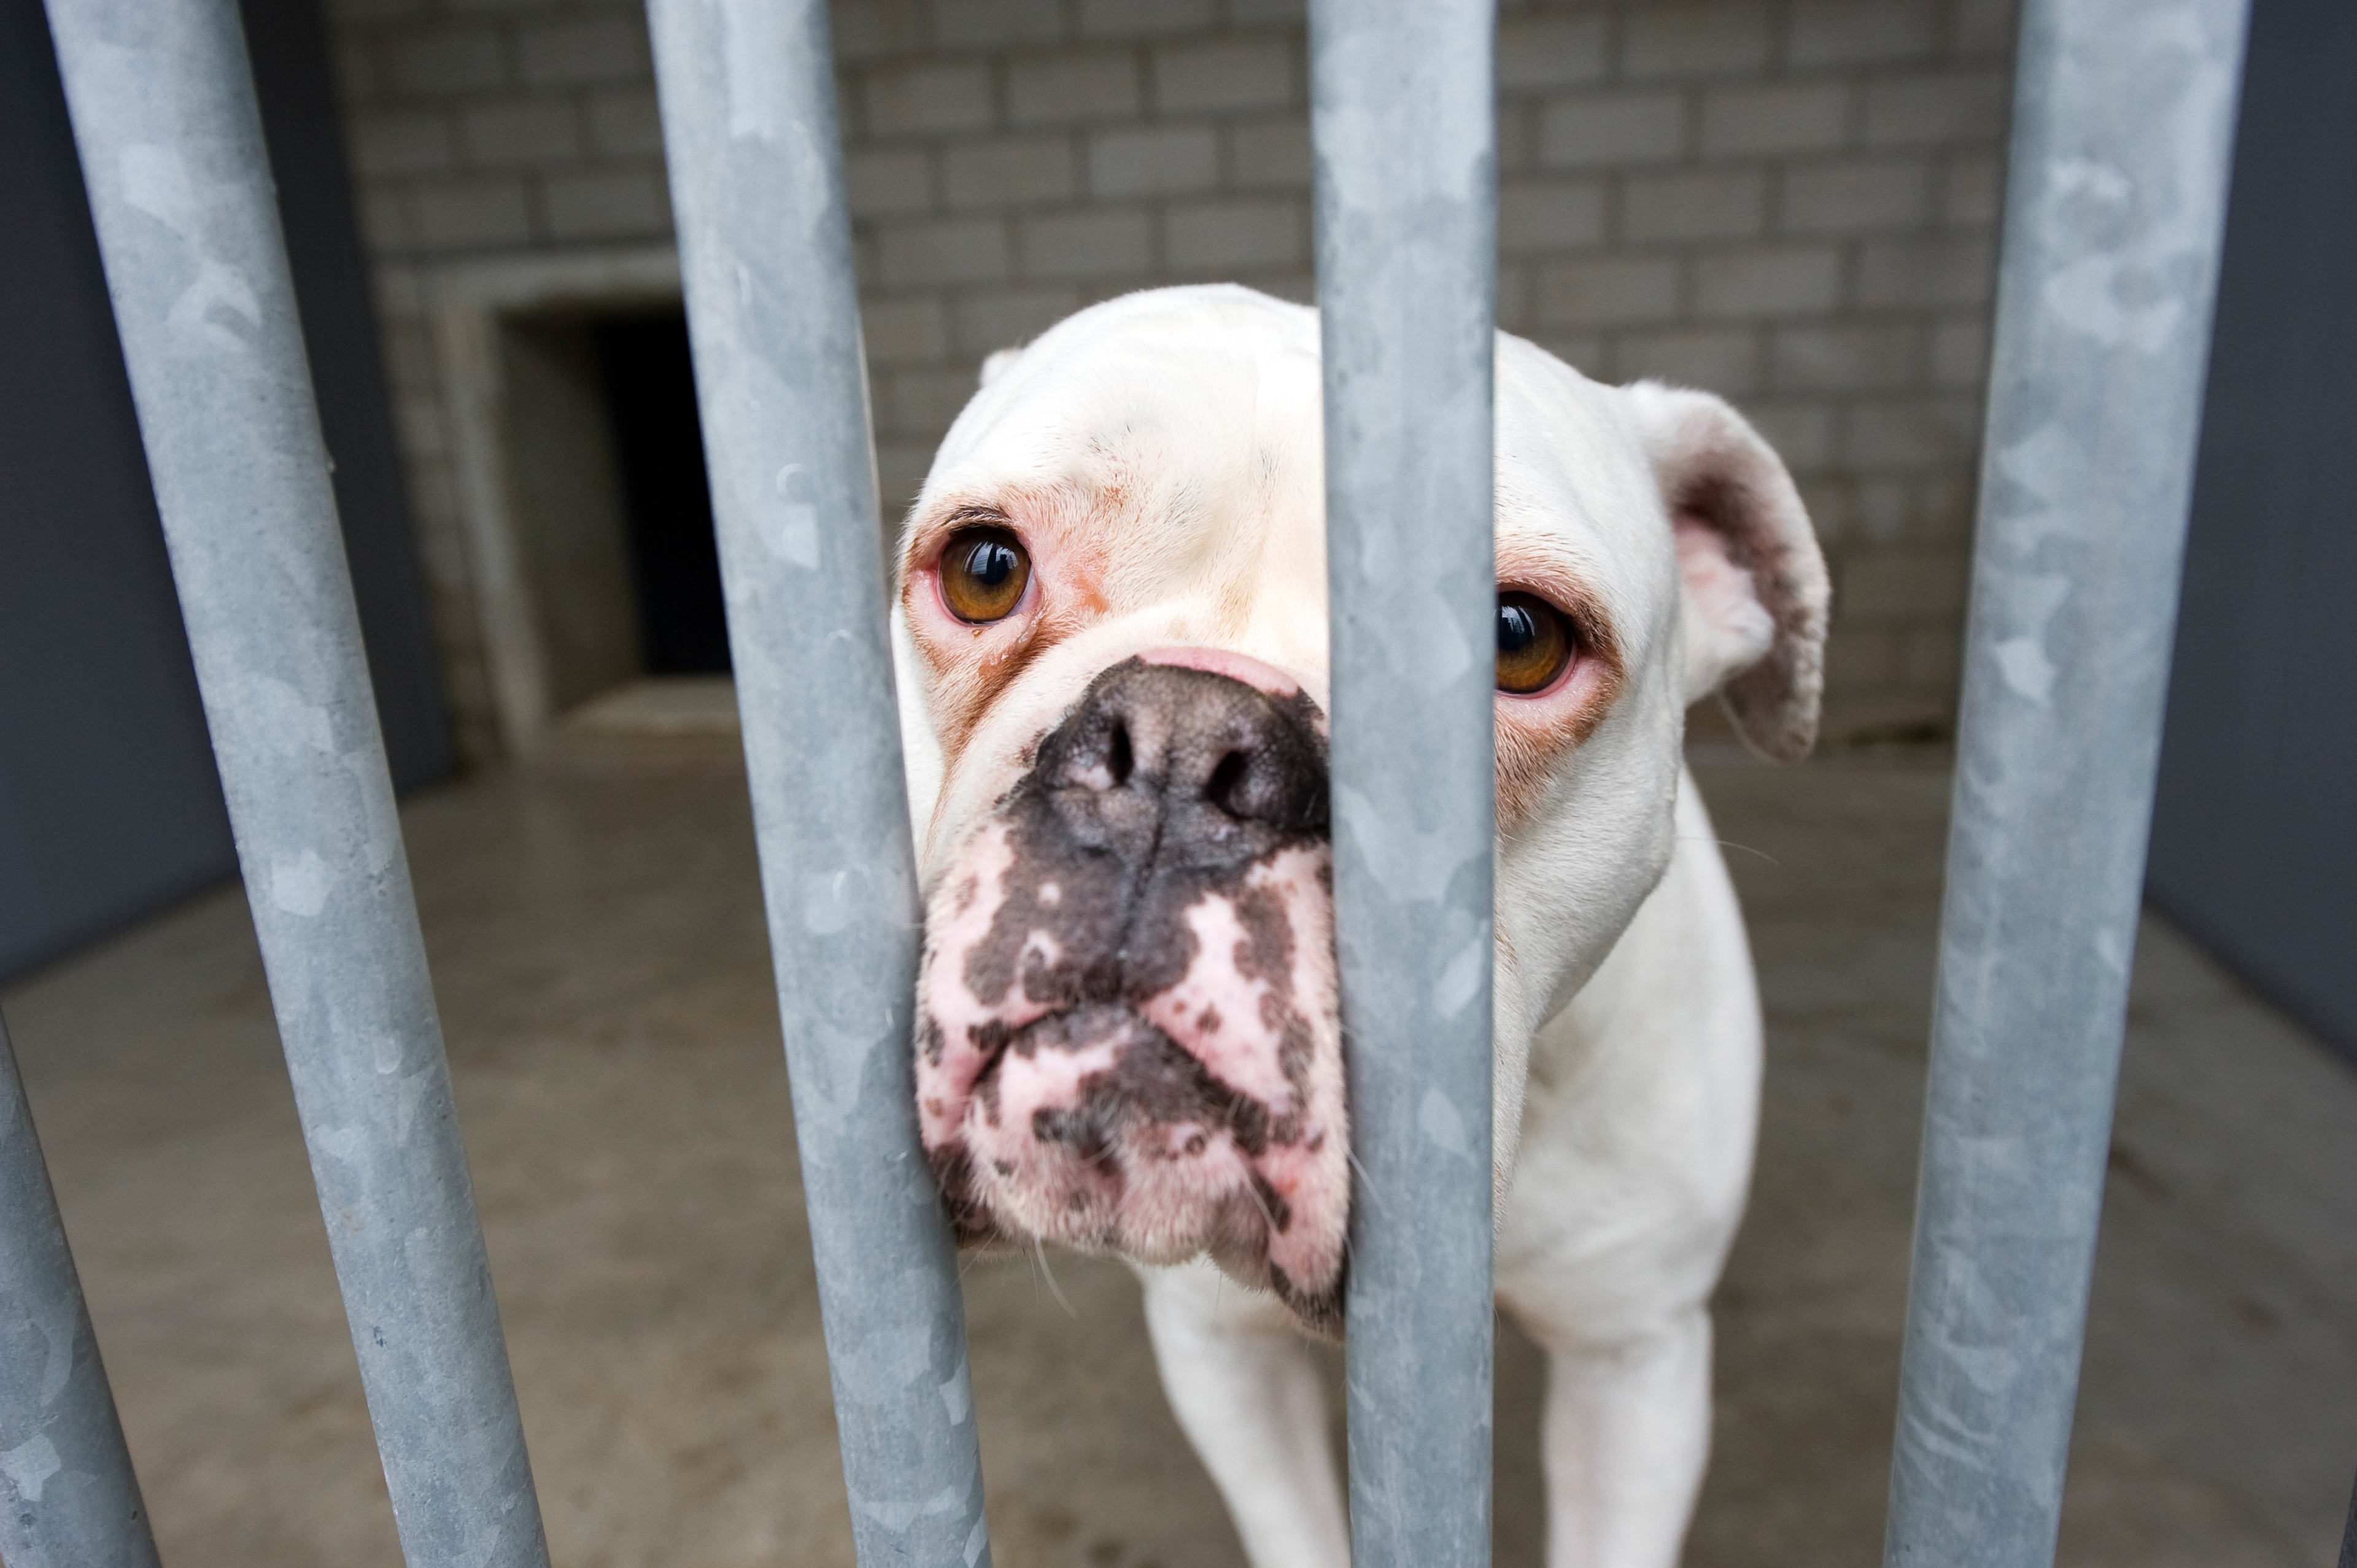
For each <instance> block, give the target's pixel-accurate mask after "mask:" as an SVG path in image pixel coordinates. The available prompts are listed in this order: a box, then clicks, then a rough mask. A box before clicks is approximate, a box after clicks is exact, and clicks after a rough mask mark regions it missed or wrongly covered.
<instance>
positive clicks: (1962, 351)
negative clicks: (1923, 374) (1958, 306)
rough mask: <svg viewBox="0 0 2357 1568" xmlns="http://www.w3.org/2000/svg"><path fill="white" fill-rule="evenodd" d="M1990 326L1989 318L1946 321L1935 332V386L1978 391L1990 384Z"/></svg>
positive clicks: (1933, 360)
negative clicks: (1988, 381) (1985, 384)
mask: <svg viewBox="0 0 2357 1568" xmlns="http://www.w3.org/2000/svg"><path fill="white" fill-rule="evenodd" d="M1988 362H1989V324H1988V318H1987V317H1986V316H1974V317H1966V318H1964V319H1962V320H1952V321H1943V322H1941V323H1940V324H1939V325H1938V326H1936V327H1934V328H1932V384H1934V385H1935V386H1943V387H1956V388H1961V389H1964V390H1966V391H1971V390H1976V389H1978V388H1979V387H1980V386H1982V385H1983V384H1984V383H1985V382H1986V381H1987V380H1988Z"/></svg>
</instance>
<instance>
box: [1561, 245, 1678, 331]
mask: <svg viewBox="0 0 2357 1568" xmlns="http://www.w3.org/2000/svg"><path fill="white" fill-rule="evenodd" d="M1534 285H1535V290H1536V295H1535V297H1534V300H1533V309H1534V314H1535V315H1536V316H1537V317H1538V319H1539V321H1540V322H1541V323H1543V324H1544V325H1546V326H1549V327H1590V328H1593V327H1616V326H1621V325H1624V324H1627V323H1631V322H1641V321H1667V320H1669V319H1670V318H1672V317H1674V316H1675V315H1676V314H1677V309H1678V263H1676V262H1675V261H1674V260H1673V259H1671V258H1669V257H1666V256H1596V257H1590V258H1585V259H1582V260H1578V261H1569V262H1559V263H1555V264H1554V265H1551V266H1542V267H1540V268H1539V269H1538V272H1537V274H1536V277H1535V279H1534Z"/></svg>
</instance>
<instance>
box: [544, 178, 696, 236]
mask: <svg viewBox="0 0 2357 1568" xmlns="http://www.w3.org/2000/svg"><path fill="white" fill-rule="evenodd" d="M541 205H542V207H543V208H544V209H545V211H546V213H547V216H548V232H549V237H550V238H551V239H555V240H619V239H634V238H641V237H643V238H650V239H651V238H654V237H656V236H658V235H662V234H668V233H670V232H671V193H670V191H669V189H668V188H666V187H665V186H664V183H663V177H662V169H661V168H660V166H658V167H656V168H651V169H627V170H601V171H599V172H597V173H595V174H565V175H552V176H550V177H547V178H546V179H544V180H543V181H542V182H541Z"/></svg>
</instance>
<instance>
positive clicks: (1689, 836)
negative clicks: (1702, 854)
mask: <svg viewBox="0 0 2357 1568" xmlns="http://www.w3.org/2000/svg"><path fill="white" fill-rule="evenodd" d="M1678 842H1679V843H1715V844H1717V845H1718V847H1719V848H1721V849H1739V850H1741V851H1742V852H1743V853H1744V854H1756V855H1758V856H1759V857H1760V859H1762V860H1764V861H1766V862H1767V863H1768V864H1769V865H1772V866H1775V867H1777V868H1778V869H1779V870H1781V869H1782V867H1783V865H1784V863H1783V862H1782V861H1781V860H1778V859H1777V858H1776V857H1775V856H1774V855H1772V854H1769V853H1768V852H1767V851H1766V850H1764V849H1754V848H1752V847H1751V846H1750V845H1749V844H1748V843H1736V842H1735V841H1734V840H1733V839H1714V838H1703V837H1699V836H1697V835H1695V834H1693V833H1680V834H1679V835H1678Z"/></svg>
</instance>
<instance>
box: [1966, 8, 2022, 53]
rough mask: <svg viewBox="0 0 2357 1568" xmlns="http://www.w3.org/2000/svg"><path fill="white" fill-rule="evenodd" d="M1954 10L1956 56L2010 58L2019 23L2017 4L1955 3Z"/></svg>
mask: <svg viewBox="0 0 2357 1568" xmlns="http://www.w3.org/2000/svg"><path fill="white" fill-rule="evenodd" d="M1955 6H1956V11H1955V21H1954V27H1955V45H1956V52H1957V53H1959V54H1988V55H2001V56H2006V57H2008V58H2009V57H2010V56H2011V55H2012V53H2013V39H2014V32H2015V29H2016V28H2017V27H2018V26H2019V25H2020V20H2021V18H2020V6H2019V5H2018V0H1955Z"/></svg>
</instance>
